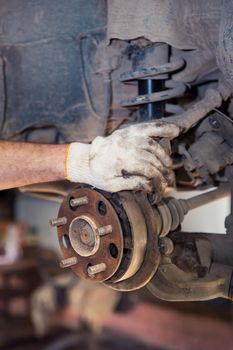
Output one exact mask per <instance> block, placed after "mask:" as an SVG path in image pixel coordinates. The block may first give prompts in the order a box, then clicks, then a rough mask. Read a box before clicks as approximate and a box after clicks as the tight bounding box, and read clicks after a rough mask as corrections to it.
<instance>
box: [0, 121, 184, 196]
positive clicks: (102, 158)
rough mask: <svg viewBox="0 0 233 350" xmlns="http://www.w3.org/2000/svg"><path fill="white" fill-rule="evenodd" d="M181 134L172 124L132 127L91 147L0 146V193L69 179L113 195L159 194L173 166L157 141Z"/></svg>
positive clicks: (83, 145)
mask: <svg viewBox="0 0 233 350" xmlns="http://www.w3.org/2000/svg"><path fill="white" fill-rule="evenodd" d="M178 134H179V128H178V127H176V126H175V125H173V124H167V123H161V122H157V123H155V122H153V123H143V124H137V125H131V126H129V127H127V128H124V129H120V130H117V131H115V132H114V133H113V134H112V135H110V136H108V137H97V138H96V139H94V141H93V142H92V143H91V144H83V143H78V142H77V143H71V144H70V145H40V144H30V143H19V142H7V141H1V142H0V162H1V167H0V189H1V190H2V189H7V188H13V187H19V186H25V185H29V184H34V183H41V182H49V181H57V180H63V179H68V180H70V181H73V182H82V183H87V184H90V185H92V186H95V187H97V188H100V189H103V190H106V191H109V192H116V191H121V190H133V189H144V190H146V191H150V190H152V183H151V179H152V178H153V179H155V180H156V181H155V182H153V185H154V186H155V188H157V189H158V190H159V191H160V192H161V191H163V190H164V189H165V187H166V185H167V184H168V182H169V179H170V177H171V170H170V167H171V160H170V157H169V156H168V154H167V153H166V151H165V150H164V149H163V147H162V146H161V145H160V144H159V142H158V141H157V138H162V137H165V138H168V139H172V138H174V137H176V136H177V135H178Z"/></svg>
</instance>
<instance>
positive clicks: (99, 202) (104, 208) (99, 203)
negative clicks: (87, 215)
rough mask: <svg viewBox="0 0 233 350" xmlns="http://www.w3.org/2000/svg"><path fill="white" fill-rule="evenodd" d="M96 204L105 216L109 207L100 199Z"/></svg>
mask: <svg viewBox="0 0 233 350" xmlns="http://www.w3.org/2000/svg"><path fill="white" fill-rule="evenodd" d="M96 206H97V211H98V213H99V214H100V215H102V216H104V215H106V214H107V207H106V204H105V203H104V202H103V201H98V202H97V205H96Z"/></svg>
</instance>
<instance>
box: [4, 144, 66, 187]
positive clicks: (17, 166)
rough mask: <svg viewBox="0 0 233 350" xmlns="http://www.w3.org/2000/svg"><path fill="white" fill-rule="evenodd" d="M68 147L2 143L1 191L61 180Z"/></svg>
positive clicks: (63, 175)
mask: <svg viewBox="0 0 233 350" xmlns="http://www.w3.org/2000/svg"><path fill="white" fill-rule="evenodd" d="M66 149H67V145H41V144H32V143H21V142H8V141H0V190H3V189H8V188H14V187H19V186H25V185H29V184H33V183H40V182H47V181H56V180H62V179H64V177H65V174H64V160H65V156H66Z"/></svg>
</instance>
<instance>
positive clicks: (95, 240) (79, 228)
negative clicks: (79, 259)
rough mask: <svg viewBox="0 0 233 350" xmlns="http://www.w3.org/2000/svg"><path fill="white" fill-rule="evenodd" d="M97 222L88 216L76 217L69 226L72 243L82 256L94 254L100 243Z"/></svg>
mask: <svg viewBox="0 0 233 350" xmlns="http://www.w3.org/2000/svg"><path fill="white" fill-rule="evenodd" d="M96 229H97V227H96V225H95V223H94V222H93V221H92V220H91V219H90V218H89V217H86V216H80V217H77V218H75V219H74V220H73V221H72V222H71V224H70V228H69V237H70V243H71V245H72V247H73V249H74V250H75V251H76V253H78V254H79V255H80V256H84V257H88V256H91V255H94V254H95V253H96V252H97V250H98V248H99V244H100V238H99V236H98V234H97V230H96Z"/></svg>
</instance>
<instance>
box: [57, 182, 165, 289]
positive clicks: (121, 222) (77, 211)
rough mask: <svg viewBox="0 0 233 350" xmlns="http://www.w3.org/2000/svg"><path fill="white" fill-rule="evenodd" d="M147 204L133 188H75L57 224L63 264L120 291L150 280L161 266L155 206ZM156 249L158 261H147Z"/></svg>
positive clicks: (65, 200)
mask: <svg viewBox="0 0 233 350" xmlns="http://www.w3.org/2000/svg"><path fill="white" fill-rule="evenodd" d="M146 205H148V208H150V206H149V203H148V201H147V200H146V197H143V198H140V197H137V196H135V195H133V194H131V193H129V192H122V193H119V194H109V193H105V192H101V191H97V190H94V189H92V188H90V187H88V186H79V187H78V188H76V189H74V190H73V191H72V192H71V193H70V194H69V195H68V196H67V197H66V198H65V199H64V201H63V203H62V205H61V208H60V210H59V218H58V219H56V220H55V222H54V223H53V224H54V225H56V226H57V227H58V237H59V243H60V246H61V250H62V253H63V256H64V260H63V261H62V263H61V264H62V266H63V267H71V268H72V270H73V271H74V273H75V274H77V275H78V276H79V277H81V278H84V279H87V280H90V281H94V282H105V283H106V284H107V285H108V286H110V287H111V288H114V289H118V290H134V289H138V288H141V287H142V286H143V285H145V284H146V283H148V280H150V279H151V278H152V277H153V275H154V273H155V271H156V269H157V265H158V262H157V260H158V259H159V253H158V249H157V239H156V227H155V226H153V224H152V222H153V220H152V217H151V218H150V215H153V210H152V209H151V211H150V210H149V213H146V212H145V206H146ZM145 215H146V216H147V218H145ZM152 239H153V244H150V246H148V243H149V242H152ZM151 250H153V252H154V255H153V257H154V258H155V260H154V261H153V264H151V263H150V259H149V260H148V262H147V263H145V257H146V256H147V255H148V254H149V255H151ZM152 265H153V266H152ZM142 267H143V269H142Z"/></svg>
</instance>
